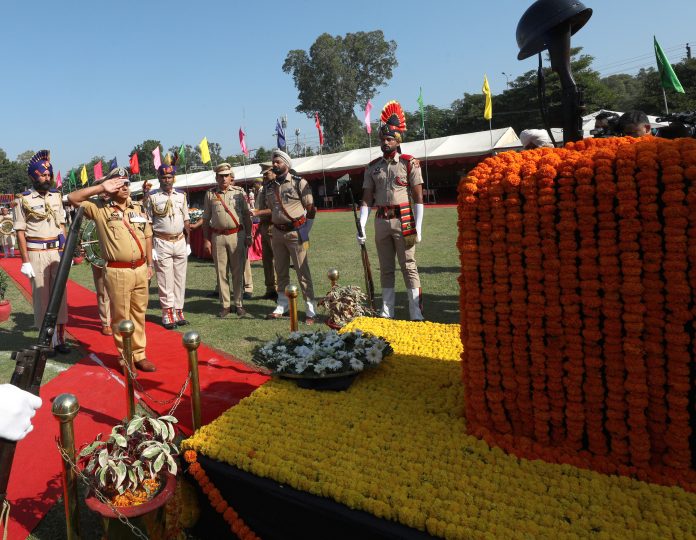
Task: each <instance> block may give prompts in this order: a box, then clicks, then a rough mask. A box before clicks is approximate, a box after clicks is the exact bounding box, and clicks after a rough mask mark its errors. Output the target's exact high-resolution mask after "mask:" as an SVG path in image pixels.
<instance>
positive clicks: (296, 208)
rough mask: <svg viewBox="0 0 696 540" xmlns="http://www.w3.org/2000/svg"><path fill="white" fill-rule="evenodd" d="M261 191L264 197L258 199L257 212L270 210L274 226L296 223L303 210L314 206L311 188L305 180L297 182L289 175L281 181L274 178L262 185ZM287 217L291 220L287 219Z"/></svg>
mask: <svg viewBox="0 0 696 540" xmlns="http://www.w3.org/2000/svg"><path fill="white" fill-rule="evenodd" d="M263 191H264V196H263V197H259V199H260V204H259V210H265V209H268V208H270V209H271V221H272V222H273V223H275V224H276V225H289V224H291V223H292V222H293V221H297V220H298V219H300V218H301V217H302V216H303V215H304V214H305V208H307V207H308V206H312V205H313V204H314V198H313V197H312V188H310V187H309V183H308V182H307V180H305V179H304V178H301V179H300V180H299V181H297V180H295V179H294V178H292V176H291V175H290V174H287V175H285V178H284V179H283V180H279V179H277V178H276V179H275V180H273V181H271V182H268V183H266V184H264V190H263ZM278 197H280V201H279V200H278ZM281 201H282V206H281ZM283 208H285V212H284V211H283ZM286 212H287V214H286ZM288 215H290V218H292V219H288Z"/></svg>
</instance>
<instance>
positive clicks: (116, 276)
mask: <svg viewBox="0 0 696 540" xmlns="http://www.w3.org/2000/svg"><path fill="white" fill-rule="evenodd" d="M104 284H105V285H106V292H107V293H108V295H109V300H110V301H111V329H112V330H113V332H114V343H115V344H116V348H117V349H118V352H119V354H120V355H121V357H122V358H123V340H122V339H121V334H120V333H119V331H118V325H119V324H120V322H121V321H124V320H126V319H129V320H130V321H132V322H133V325H134V326H135V328H134V331H133V337H132V338H131V344H132V347H133V361H134V362H139V361H140V360H144V359H145V344H146V339H145V311H147V300H148V296H149V294H148V285H149V284H148V279H147V265H145V264H143V265H142V266H139V267H138V268H135V269H132V268H109V267H107V268H106V269H105V272H104Z"/></svg>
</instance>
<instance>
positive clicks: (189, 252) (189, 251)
mask: <svg viewBox="0 0 696 540" xmlns="http://www.w3.org/2000/svg"><path fill="white" fill-rule="evenodd" d="M153 255H154V250H153ZM189 255H191V244H186V256H187V257H188V256H189Z"/></svg>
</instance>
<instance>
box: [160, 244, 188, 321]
mask: <svg viewBox="0 0 696 540" xmlns="http://www.w3.org/2000/svg"><path fill="white" fill-rule="evenodd" d="M152 242H153V244H152V247H153V248H154V249H156V250H157V260H156V261H155V262H154V264H155V272H156V273H157V288H158V289H159V301H160V306H162V309H170V308H172V309H184V297H185V295H186V266H187V263H188V257H187V255H186V239H185V238H180V239H179V240H177V241H176V242H170V241H169V240H163V239H162V238H157V237H156V236H155V237H153V240H152Z"/></svg>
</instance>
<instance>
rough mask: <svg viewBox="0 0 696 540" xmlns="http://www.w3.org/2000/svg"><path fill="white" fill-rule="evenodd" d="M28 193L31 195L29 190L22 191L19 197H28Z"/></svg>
mask: <svg viewBox="0 0 696 540" xmlns="http://www.w3.org/2000/svg"><path fill="white" fill-rule="evenodd" d="M30 193H31V190H30V189H28V190H26V191H22V193H21V195H22V196H26V195H29V194H30Z"/></svg>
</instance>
